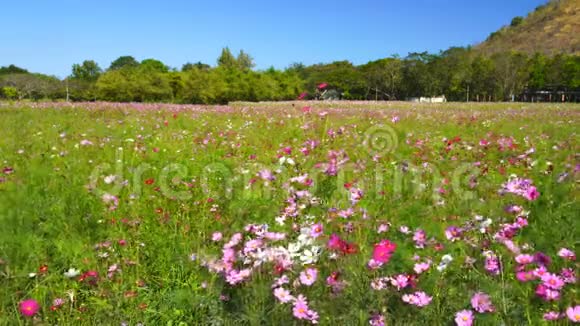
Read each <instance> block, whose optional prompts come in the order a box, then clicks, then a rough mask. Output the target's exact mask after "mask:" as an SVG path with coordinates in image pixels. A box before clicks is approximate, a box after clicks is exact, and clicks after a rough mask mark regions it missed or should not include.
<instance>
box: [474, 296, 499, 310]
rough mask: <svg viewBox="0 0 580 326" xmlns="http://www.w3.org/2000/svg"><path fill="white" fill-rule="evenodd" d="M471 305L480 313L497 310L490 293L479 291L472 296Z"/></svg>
mask: <svg viewBox="0 0 580 326" xmlns="http://www.w3.org/2000/svg"><path fill="white" fill-rule="evenodd" d="M471 306H472V307H473V309H475V311H477V312H479V313H484V312H494V311H495V307H494V306H493V304H492V303H491V299H490V297H489V295H487V294H485V293H483V292H477V293H475V294H474V295H473V297H471Z"/></svg>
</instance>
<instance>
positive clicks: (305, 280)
mask: <svg viewBox="0 0 580 326" xmlns="http://www.w3.org/2000/svg"><path fill="white" fill-rule="evenodd" d="M317 278H318V270H316V268H307V269H306V270H305V271H302V272H301V273H300V283H302V284H304V285H306V286H311V285H312V284H314V282H316V279H317Z"/></svg>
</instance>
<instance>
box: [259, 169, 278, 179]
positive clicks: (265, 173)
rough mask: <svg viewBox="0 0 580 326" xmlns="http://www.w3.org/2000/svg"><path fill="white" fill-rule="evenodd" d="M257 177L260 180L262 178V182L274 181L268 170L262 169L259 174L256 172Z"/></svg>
mask: <svg viewBox="0 0 580 326" xmlns="http://www.w3.org/2000/svg"><path fill="white" fill-rule="evenodd" d="M258 176H259V177H260V178H262V180H267V181H272V180H274V179H276V177H274V175H273V174H272V171H270V170H268V169H264V170H261V171H260V172H258Z"/></svg>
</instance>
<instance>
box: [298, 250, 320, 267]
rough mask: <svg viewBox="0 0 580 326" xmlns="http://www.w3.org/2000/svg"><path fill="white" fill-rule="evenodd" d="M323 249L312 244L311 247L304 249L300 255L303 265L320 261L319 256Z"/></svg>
mask: <svg viewBox="0 0 580 326" xmlns="http://www.w3.org/2000/svg"><path fill="white" fill-rule="evenodd" d="M320 252H321V249H320V247H318V246H312V247H311V248H310V249H306V250H304V252H303V253H302V255H301V256H300V261H301V262H302V265H310V264H313V263H316V262H317V261H318V256H319V255H320Z"/></svg>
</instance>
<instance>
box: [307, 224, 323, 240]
mask: <svg viewBox="0 0 580 326" xmlns="http://www.w3.org/2000/svg"><path fill="white" fill-rule="evenodd" d="M322 231H323V228H322V223H317V224H314V225H313V226H312V227H311V228H310V236H311V237H312V238H314V239H316V238H318V237H319V236H321V235H322Z"/></svg>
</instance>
